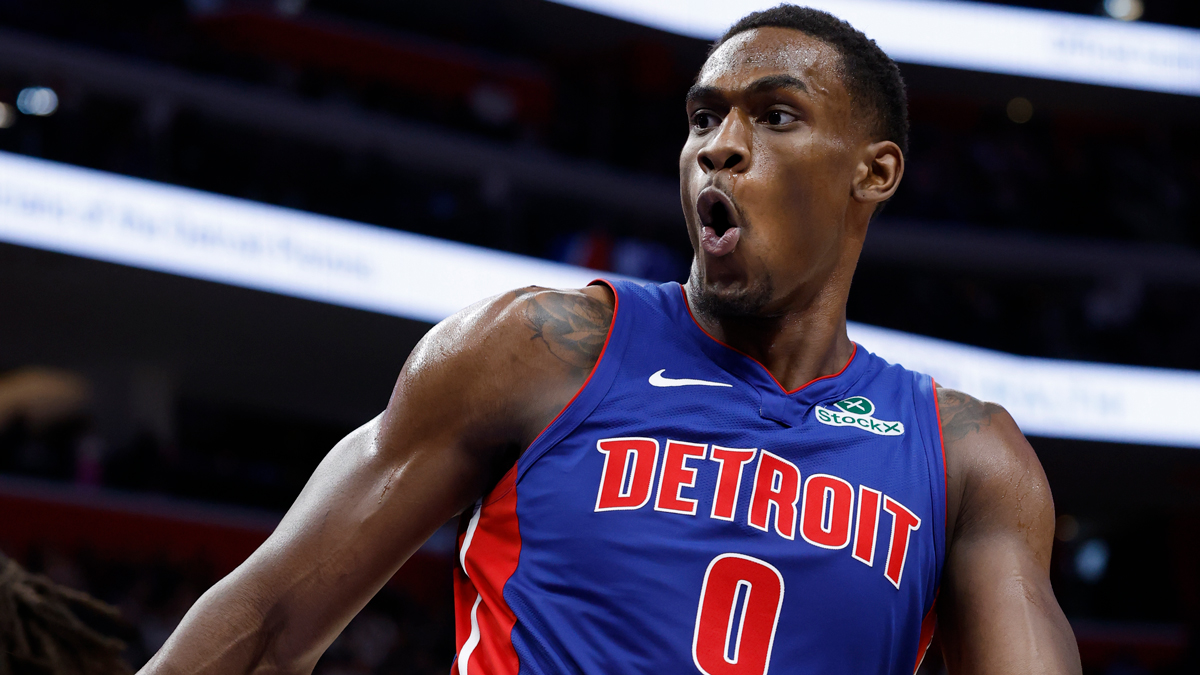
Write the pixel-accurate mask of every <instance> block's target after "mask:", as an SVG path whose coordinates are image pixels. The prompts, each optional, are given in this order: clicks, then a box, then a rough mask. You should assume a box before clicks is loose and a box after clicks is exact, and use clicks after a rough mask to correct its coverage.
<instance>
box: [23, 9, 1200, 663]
mask: <svg viewBox="0 0 1200 675" xmlns="http://www.w3.org/2000/svg"><path fill="white" fill-rule="evenodd" d="M764 4H766V3H755V2H751V1H749V0H745V1H743V2H732V1H731V2H723V3H717V2H694V3H685V2H641V3H636V2H631V1H630V0H612V1H611V2H605V1H603V0H573V1H570V2H563V3H553V2H548V1H545V0H492V1H490V2H482V1H476V0H465V1H461V2H446V3H413V2H386V1H384V0H353V1H347V2H324V1H319V0H313V1H309V2H306V1H305V0H274V1H270V0H243V1H238V0H188V1H187V2H145V1H137V0H123V1H120V2H107V3H94V2H81V1H78V0H37V1H34V0H7V1H5V2H2V3H0V104H2V105H0V505H2V507H3V514H4V518H3V519H0V549H3V551H4V552H6V553H7V554H9V555H11V556H13V557H14V558H16V559H18V560H20V561H21V562H23V563H24V564H26V565H27V566H29V567H30V568H31V569H34V570H36V571H39V572H43V573H45V574H47V575H49V576H50V577H51V578H53V579H55V580H56V581H59V582H60V583H64V584H67V585H70V586H73V587H75V588H79V589H83V590H86V591H88V592H90V593H92V594H95V595H96V596H98V597H100V598H102V599H104V600H106V601H108V602H110V603H113V604H115V605H117V606H118V607H120V608H121V610H122V611H123V612H124V614H125V616H126V617H127V618H128V619H129V621H130V622H131V624H132V625H133V627H134V629H133V632H132V633H131V634H130V635H129V636H128V637H129V641H130V646H129V649H128V653H127V656H128V659H129V661H130V663H131V664H132V665H134V666H135V667H136V666H138V665H140V664H141V663H143V662H144V661H145V660H146V659H147V658H148V657H149V655H150V654H152V653H153V652H154V651H155V650H156V649H157V647H158V646H160V645H161V644H162V642H163V641H164V640H165V638H166V636H167V635H168V634H169V633H170V631H171V630H172V628H173V627H174V626H175V625H176V623H177V622H178V621H179V619H180V617H181V616H182V614H183V613H184V611H186V609H187V608H188V607H189V606H190V604H191V603H192V602H193V601H194V600H195V599H196V598H197V597H198V595H199V594H200V593H201V592H203V590H204V589H205V588H207V587H208V585H210V584H211V583H212V582H213V581H215V580H216V579H217V578H219V577H220V576H221V575H222V574H224V573H226V572H228V571H229V570H231V569H232V568H233V567H234V566H236V565H237V564H238V563H239V562H240V561H241V560H242V559H244V557H245V556H246V555H247V554H248V553H249V552H250V551H252V550H253V549H254V547H255V546H256V545H257V544H258V543H260V542H261V541H262V540H263V539H264V538H265V537H266V535H267V534H268V533H269V532H270V531H271V528H272V527H273V525H274V524H275V523H276V522H278V519H279V517H280V514H281V513H282V511H283V510H284V509H286V507H287V506H288V504H289V503H290V502H291V500H292V499H293V498H294V497H295V495H296V494H297V493H298V491H299V490H300V488H301V487H302V485H303V484H304V481H305V479H306V478H307V476H308V475H309V473H310V472H311V471H312V469H313V468H314V467H315V466H316V464H317V462H318V461H319V459H320V458H321V457H322V456H323V454H324V453H325V452H326V451H327V450H328V449H329V448H330V447H331V446H332V445H333V443H335V442H336V441H337V440H338V439H339V438H340V437H341V436H342V435H343V434H345V433H347V432H348V431H349V430H351V429H353V428H354V427H356V426H358V425H359V424H361V423H363V422H364V421H366V420H367V419H369V418H371V417H372V416H374V415H375V414H376V413H377V412H378V411H379V410H381V409H382V407H383V406H384V405H385V403H386V401H387V397H388V394H389V392H390V389H391V385H392V383H393V381H394V378H395V376H396V373H397V372H398V371H399V368H400V366H401V364H402V363H403V362H404V359H405V357H406V356H407V354H408V352H409V350H410V349H411V348H412V346H413V345H414V344H415V342H416V340H417V339H419V337H420V336H421V335H422V334H423V333H424V332H425V331H426V330H428V328H429V327H430V326H431V325H432V322H436V321H437V320H439V319H440V318H442V317H444V316H446V315H447V314H448V313H450V312H452V311H454V310H455V309H456V308H458V307H461V306H462V305H465V304H466V303H468V302H471V301H473V300H475V299H478V298H479V297H483V296H485V295H488V294H490V293H492V292H496V291H499V290H502V289H504V288H507V287H511V286H518V285H524V284H527V283H532V282H538V283H543V284H549V285H578V284H582V283H586V282H587V281H588V280H589V279H590V278H592V277H593V276H596V275H599V274H601V273H615V274H620V275H625V276H629V277H636V278H642V279H651V280H660V281H662V280H680V281H682V280H683V279H684V278H685V276H686V273H687V267H688V261H689V257H690V249H689V247H688V243H687V239H686V236H685V234H684V230H683V227H682V217H681V214H680V209H679V203H678V193H677V157H678V151H679V147H680V145H681V143H682V140H683V138H684V136H685V134H686V129H687V127H686V119H685V116H684V114H683V106H682V99H683V95H684V93H685V92H686V90H687V88H688V86H690V84H691V81H692V78H693V77H694V75H695V73H696V71H697V70H698V68H699V66H700V64H701V63H702V62H703V59H704V55H705V52H706V49H707V45H708V40H709V39H711V38H712V37H713V36H715V35H716V34H717V33H719V32H720V30H721V29H722V28H723V27H724V26H725V25H728V23H730V22H731V21H732V20H733V19H734V18H736V17H737V16H738V15H740V14H742V13H744V12H745V11H749V10H751V9H755V8H759V7H761V6H763V5H764ZM819 4H820V6H822V7H826V8H829V9H831V10H832V11H834V12H835V13H840V14H842V15H844V16H847V18H850V19H851V20H852V21H854V22H855V23H856V25H860V27H862V28H864V29H865V30H866V31H867V33H868V34H869V35H873V36H876V37H878V38H879V41H880V43H881V45H882V46H884V48H885V49H887V50H888V51H889V52H890V53H892V54H893V55H894V56H895V57H896V58H897V59H898V60H900V61H901V62H902V63H901V67H902V70H903V73H904V76H905V78H906V80H907V82H908V86H909V94H910V104H911V114H912V128H913V134H912V148H911V152H910V154H909V165H908V172H907V175H906V176H905V180H904V182H903V185H902V187H901V189H900V191H899V193H898V195H897V197H896V198H895V199H894V200H893V202H892V203H890V204H889V205H888V207H887V209H886V211H885V213H884V214H883V215H882V217H881V218H880V219H879V220H878V221H876V222H875V223H874V224H873V225H872V232H871V235H870V236H869V237H868V242H867V247H866V250H865V251H864V255H863V260H862V262H861V264H860V266H859V269H858V274H857V276H856V278H855V284H854V291H853V293H852V295H851V299H850V307H849V316H850V319H851V320H852V321H854V322H856V323H855V325H854V326H853V327H852V333H853V334H854V335H855V336H858V339H860V340H862V341H863V342H864V344H865V345H866V346H867V347H868V348H871V349H874V350H876V351H878V352H879V353H881V354H882V355H884V356H885V357H888V358H893V359H896V360H900V361H901V362H903V363H905V364H906V365H909V366H913V367H920V368H923V369H928V370H930V371H931V372H933V373H934V374H935V375H937V376H939V379H942V380H944V381H949V382H951V383H952V384H955V385H957V386H960V387H962V388H965V389H966V390H967V391H969V392H970V393H974V394H977V395H980V396H983V397H987V398H993V399H996V400H999V401H1000V402H1001V403H1004V404H1005V405H1006V406H1007V407H1009V409H1010V410H1012V411H1013V413H1014V416H1015V417H1016V418H1017V420H1018V422H1019V423H1021V424H1022V427H1023V428H1024V429H1025V431H1026V433H1027V434H1029V435H1030V440H1031V442H1032V443H1033V445H1034V447H1035V448H1036V450H1037V452H1038V454H1039V456H1040V457H1041V460H1042V462H1043V464H1044V466H1045V468H1046V472H1047V474H1048V476H1049V479H1050V482H1051V485H1052V488H1053V491H1054V496H1055V501H1056V505H1057V511H1058V514H1059V517H1058V528H1057V540H1056V543H1055V557H1054V563H1053V570H1052V578H1053V582H1054V587H1055V591H1056V593H1057V595H1058V598H1059V601H1060V602H1061V604H1062V606H1063V609H1064V610H1065V612H1066V614H1067V616H1068V617H1069V618H1070V620H1071V622H1072V626H1073V627H1074V629H1075V632H1076V636H1077V637H1078V640H1079V644H1080V650H1081V653H1082V657H1083V662H1084V664H1085V672H1087V673H1104V674H1107V675H1118V674H1122V675H1132V674H1135V673H1194V672H1200V563H1198V562H1197V561H1198V560H1200V452H1198V449H1200V373H1198V372H1197V371H1198V370H1200V311H1198V310H1200V215H1198V214H1200V191H1198V190H1197V184H1198V183H1200V98H1197V97H1198V96H1200V4H1197V3H1194V2H1192V1H1191V0H1144V3H1143V2H1140V1H1138V0H1108V1H1107V2H1103V3H1101V2H1098V1H1097V0H1027V1H1025V2H1011V3H1006V4H1004V5H999V4H983V3H931V2H928V1H926V0H892V1H888V0H843V1H842V2H838V1H837V0H824V1H823V2H821V3H819ZM1018 6H1019V7H1018ZM1031 10H1032V11H1031ZM698 16H699V18H697V17H698ZM863 17H865V18H863ZM872 17H874V19H873V20H874V23H872ZM880 17H884V19H886V21H885V22H882V23H881V19H880ZM864 22H865V23H864ZM873 26H874V27H875V29H873ZM582 268H591V269H582ZM595 270H600V271H602V272H597V271H595ZM922 336H924V337H922ZM929 338H936V339H929ZM452 549H453V530H452V528H449V527H448V528H443V530H442V531H441V532H439V533H438V535H436V536H435V537H434V538H433V539H432V540H431V541H430V542H429V543H428V544H427V545H426V547H425V548H424V549H422V551H421V552H420V553H419V554H418V555H417V557H415V558H414V559H413V560H412V561H411V562H410V563H409V564H408V565H406V566H405V568H403V569H402V570H401V572H400V573H399V574H398V575H397V577H396V578H395V579H394V580H393V581H392V582H391V583H390V584H389V585H388V586H387V587H386V588H385V589H384V591H383V592H382V593H380V595H379V596H378V597H377V598H376V599H375V600H374V601H372V603H371V604H370V605H369V606H368V608H367V609H366V610H365V611H364V612H363V613H362V614H361V615H360V616H359V617H358V618H357V619H355V620H354V622H353V623H352V624H351V625H350V627H349V628H348V629H347V631H346V633H345V634H344V635H343V636H342V637H341V638H340V639H339V640H338V641H337V642H335V643H334V646H333V647H332V648H331V649H330V651H329V653H328V654H327V655H326V657H325V658H324V659H323V660H322V661H321V664H320V665H319V666H318V668H317V672H318V673H322V674H325V675H331V674H334V673H401V672H403V673H444V672H446V670H447V669H448V668H449V664H450V661H451V658H452V656H453V652H454V645H453V635H452V625H453V622H452V616H451V610H450V604H449V597H450V569H451V565H452V564H453V562H452ZM922 668H923V670H924V672H928V673H936V672H941V670H942V666H941V662H940V658H939V657H938V656H937V654H936V648H935V649H934V650H931V652H930V657H929V658H928V659H927V661H926V663H925V664H924V666H923V667H922Z"/></svg>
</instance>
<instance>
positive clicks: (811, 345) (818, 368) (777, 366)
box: [688, 277, 854, 391]
mask: <svg viewBox="0 0 1200 675" xmlns="http://www.w3.org/2000/svg"><path fill="white" fill-rule="evenodd" d="M696 284H697V282H696V280H695V278H694V277H693V278H692V279H689V280H688V287H689V289H692V290H691V292H693V293H694V292H695V288H696ZM838 286H839V284H836V283H833V284H828V285H827V286H826V287H824V288H822V289H821V290H820V291H818V292H817V293H816V294H815V295H813V296H812V297H811V298H810V299H809V300H808V301H807V302H797V303H795V305H794V306H792V307H790V308H788V309H786V310H784V311H783V312H780V313H773V314H771V315H770V316H761V317H746V316H727V317H723V316H713V315H711V314H706V313H704V312H701V311H697V308H696V305H695V303H693V302H692V300H691V298H690V297H689V298H688V304H689V305H690V306H691V308H692V315H693V316H695V317H696V321H698V322H699V323H700V325H701V327H703V328H704V330H705V331H707V332H708V334H709V335H712V336H713V337H714V338H716V339H718V340H720V341H721V342H724V343H725V344H727V345H729V346H731V347H733V348H734V349H737V350H739V351H741V352H744V353H745V354H747V355H749V356H751V357H752V358H754V359H755V360H757V361H758V362H759V363H761V364H763V366H765V367H766V369H767V370H768V371H769V372H770V373H771V375H772V376H774V377H775V379H776V380H778V381H779V383H780V384H781V385H783V387H784V388H785V389H787V390H788V391H794V390H796V389H798V388H800V387H802V386H804V385H805V384H807V383H809V382H812V381H813V380H815V379H817V378H820V377H825V376H827V375H833V374H835V373H838V372H840V371H841V370H842V369H843V368H844V367H845V366H846V363H847V362H848V361H849V360H850V357H851V356H852V355H853V354H854V343H852V342H851V341H850V338H849V336H848V335H847V334H846V297H847V295H848V293H846V292H842V289H840V288H837V287H838ZM845 290H846V291H848V290H849V289H848V288H847V289H845Z"/></svg>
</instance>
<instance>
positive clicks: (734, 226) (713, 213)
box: [696, 187, 741, 257]
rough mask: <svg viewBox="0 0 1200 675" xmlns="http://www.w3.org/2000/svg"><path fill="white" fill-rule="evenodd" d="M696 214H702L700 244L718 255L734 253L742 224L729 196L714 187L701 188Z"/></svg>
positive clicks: (711, 253) (709, 252)
mask: <svg viewBox="0 0 1200 675" xmlns="http://www.w3.org/2000/svg"><path fill="white" fill-rule="evenodd" d="M696 214H697V215H698V216H700V225H701V229H700V245H701V247H702V248H703V249H704V250H705V252H707V253H708V254H709V255H713V256H717V257H720V256H723V255H728V254H730V253H732V252H733V249H735V248H736V247H737V243H738V239H739V238H740V237H741V226H740V224H739V222H738V220H739V219H738V215H737V211H736V210H734V208H733V204H732V203H731V202H730V200H729V197H728V196H727V195H725V193H723V192H721V191H720V190H718V189H716V188H713V187H707V188H705V189H703V190H701V192H700V196H699V198H698V199H697V200H696Z"/></svg>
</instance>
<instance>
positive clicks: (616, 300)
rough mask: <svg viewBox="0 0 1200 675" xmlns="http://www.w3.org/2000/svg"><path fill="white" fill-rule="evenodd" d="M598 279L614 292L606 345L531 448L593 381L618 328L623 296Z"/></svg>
mask: <svg viewBox="0 0 1200 675" xmlns="http://www.w3.org/2000/svg"><path fill="white" fill-rule="evenodd" d="M597 281H598V282H600V283H602V284H604V285H605V286H608V290H610V291H612V294H613V315H612V321H610V322H609V324H608V333H606V334H605V335H604V346H603V347H601V348H600V356H598V357H596V363H595V364H593V365H592V370H591V372H589V373H588V376H587V379H586V380H584V381H583V385H582V386H580V387H579V390H578V391H576V392H575V395H574V396H572V397H571V400H570V401H567V404H566V405H564V406H563V407H562V410H559V411H558V414H557V415H555V416H554V419H552V420H550V424H547V425H546V426H544V427H542V430H541V431H539V432H538V435H537V436H534V438H533V443H530V444H529V447H530V448H532V447H533V444H534V443H537V442H538V439H539V438H541V437H542V435H543V434H545V433H546V430H547V429H549V428H550V427H552V426H554V423H555V422H557V421H558V418H560V417H562V416H563V413H565V412H567V409H568V408H570V407H571V404H572V403H574V402H575V399H577V398H579V395H580V394H582V393H583V390H584V389H587V386H588V383H589V382H591V381H592V376H593V375H595V374H596V370H597V369H598V368H599V367H600V362H601V361H603V360H604V352H606V351H608V341H609V340H611V339H612V334H613V328H616V326H617V311H619V310H620V309H621V296H619V295H617V289H616V288H615V287H614V286H613V285H612V284H610V283H608V282H607V281H605V280H604V279H593V280H592V281H591V283H589V284H588V286H591V285H593V284H595V283H596V282H597ZM526 449H528V448H526ZM497 487H499V486H497ZM493 492H495V491H493Z"/></svg>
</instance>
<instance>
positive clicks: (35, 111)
mask: <svg viewBox="0 0 1200 675" xmlns="http://www.w3.org/2000/svg"><path fill="white" fill-rule="evenodd" d="M17 110H20V111H21V112H23V113H25V114H26V115H38V116H45V115H53V114H54V111H55V110H58V94H55V93H54V90H53V89H51V88H50V87H27V88H25V89H22V90H21V93H19V94H17Z"/></svg>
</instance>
